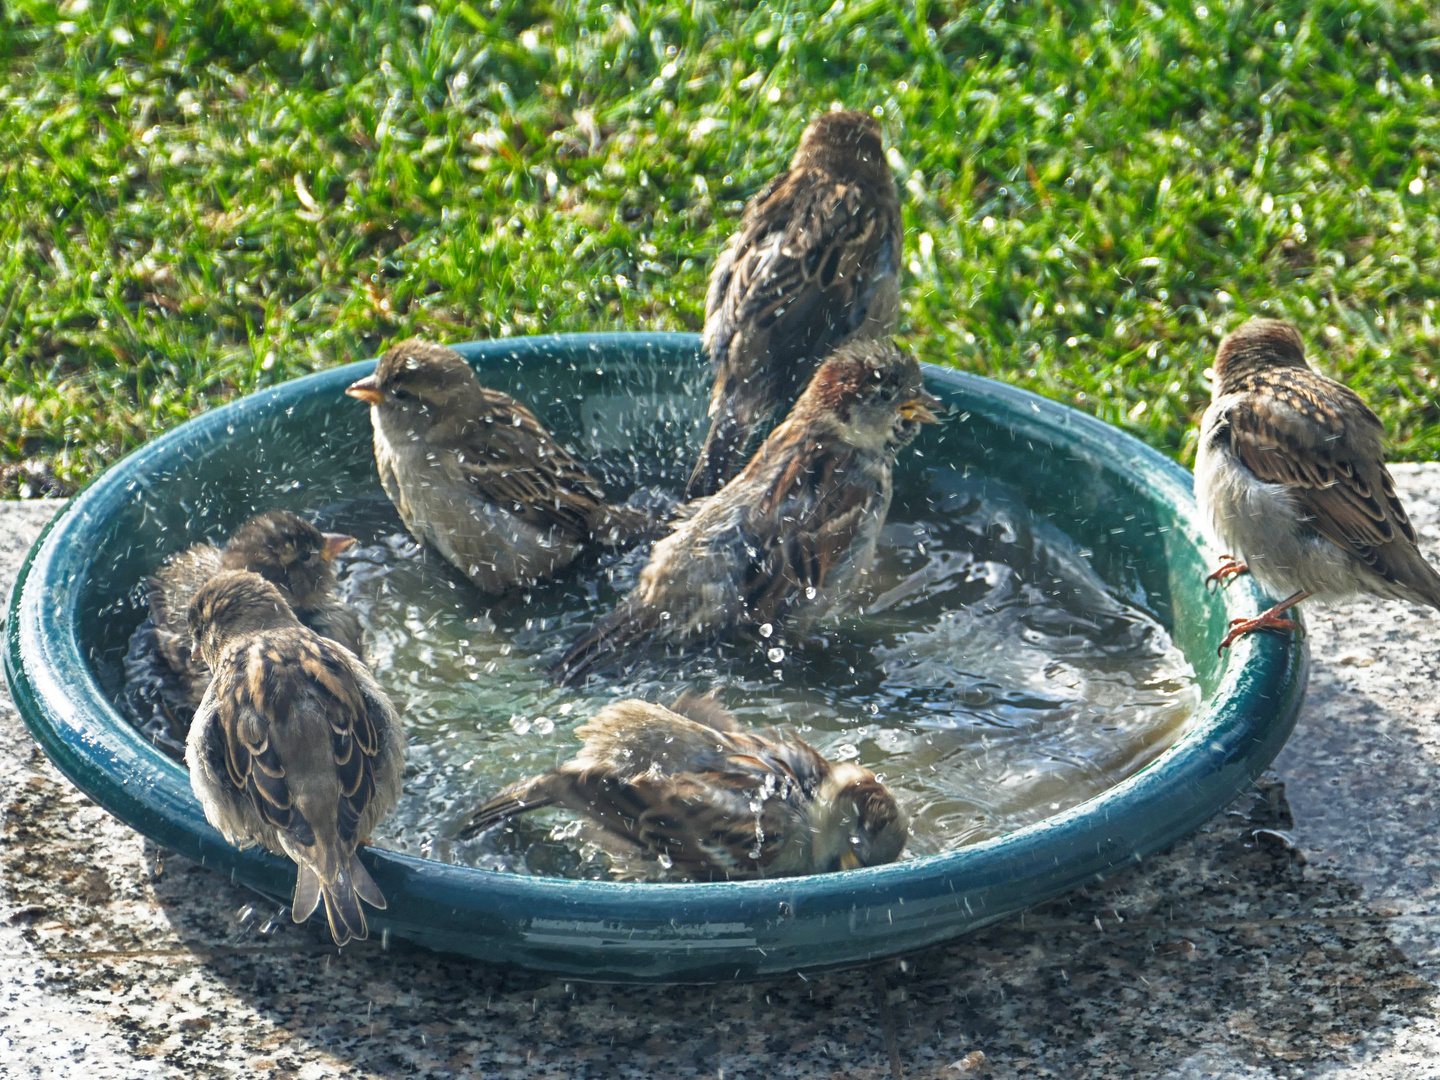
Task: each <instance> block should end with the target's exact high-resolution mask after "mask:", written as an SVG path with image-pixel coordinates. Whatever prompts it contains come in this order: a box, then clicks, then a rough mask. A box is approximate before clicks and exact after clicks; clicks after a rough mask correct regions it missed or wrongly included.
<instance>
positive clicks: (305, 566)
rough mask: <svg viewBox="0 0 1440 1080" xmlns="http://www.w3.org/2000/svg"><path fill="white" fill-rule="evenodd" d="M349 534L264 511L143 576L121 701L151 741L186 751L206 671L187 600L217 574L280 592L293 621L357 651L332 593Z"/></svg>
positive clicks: (344, 610) (354, 630)
mask: <svg viewBox="0 0 1440 1080" xmlns="http://www.w3.org/2000/svg"><path fill="white" fill-rule="evenodd" d="M354 543H355V538H354V537H353V536H345V535H343V534H341V533H326V532H321V531H320V530H319V529H317V528H316V527H315V526H314V525H312V524H310V522H308V521H306V520H305V519H304V518H302V517H299V516H298V515H296V514H292V513H290V512H289V511H288V510H267V511H266V512H265V513H263V514H258V515H256V516H255V517H253V518H251V519H250V520H249V521H247V522H245V524H243V525H241V526H240V527H239V528H238V529H236V530H235V532H234V533H233V534H231V537H230V540H229V541H228V542H227V543H226V544H225V546H224V547H223V548H217V547H214V546H213V545H211V544H195V545H193V546H191V547H189V548H186V549H185V550H184V551H181V552H178V553H177V554H175V555H172V556H170V558H168V559H166V560H165V562H164V563H163V564H161V566H160V569H159V570H157V571H156V572H155V574H154V576H153V577H151V578H149V579H148V582H147V584H148V593H147V596H148V600H149V605H150V617H149V618H148V619H146V620H145V621H144V622H142V623H141V624H140V626H139V628H138V629H137V630H136V631H135V634H134V636H133V637H131V639H130V647H129V650H128V652H127V654H126V656H125V699H126V703H127V705H128V706H129V707H130V709H131V711H132V712H133V713H134V715H135V717H136V718H137V719H138V720H139V722H140V728H141V730H142V731H144V732H145V733H146V734H147V735H148V736H149V737H150V738H151V741H152V742H154V743H156V744H157V745H159V746H160V747H161V748H162V749H164V750H166V751H167V752H168V753H170V754H172V756H180V755H182V754H184V752H185V733H186V731H188V730H189V727H190V718H191V716H193V715H194V713H195V706H197V705H199V704H200V698H201V697H202V696H204V693H205V687H206V686H208V685H209V683H210V668H209V665H207V664H206V663H205V661H204V659H203V658H202V657H201V656H200V655H199V654H198V653H197V652H196V651H195V650H194V649H193V647H192V645H193V641H192V639H191V637H190V626H189V623H188V621H187V618H188V613H189V609H190V602H191V601H192V600H193V599H194V598H195V594H196V593H197V592H199V591H200V589H201V587H202V586H204V585H205V583H206V582H208V581H209V580H210V579H211V578H212V577H214V576H215V575H216V574H218V573H220V572H221V571H224V570H250V571H253V572H254V573H257V574H259V575H260V576H261V577H263V578H265V580H267V581H269V582H270V583H271V584H273V585H274V586H275V587H276V588H277V589H279V590H280V595H281V596H282V597H283V598H284V600H285V602H286V603H287V604H288V605H289V606H290V608H291V610H293V611H294V612H295V613H296V615H297V616H298V617H299V619H300V621H301V622H302V623H304V624H305V625H306V626H308V627H310V628H311V629H312V630H314V631H315V632H316V633H318V634H320V635H322V636H323V637H328V638H333V639H334V640H336V641H338V642H340V644H342V645H344V646H345V647H346V648H347V649H349V650H350V651H351V652H353V653H356V654H357V655H358V654H360V653H361V649H362V639H363V634H362V630H361V626H360V618H359V616H357V615H356V614H355V612H354V611H352V610H351V609H350V608H348V607H346V606H345V604H343V603H341V602H340V600H339V599H337V598H336V596H335V584H336V583H335V568H334V565H333V563H334V559H335V556H337V555H339V554H340V553H341V552H343V551H345V550H346V549H347V548H349V547H350V546H351V545H352V544H354Z"/></svg>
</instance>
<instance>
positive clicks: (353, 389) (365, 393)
mask: <svg viewBox="0 0 1440 1080" xmlns="http://www.w3.org/2000/svg"><path fill="white" fill-rule="evenodd" d="M345 393H347V394H349V395H350V396H351V397H353V398H356V399H357V400H359V401H364V402H367V403H369V404H371V405H379V404H380V403H381V402H382V401H384V400H385V395H384V394H383V393H381V392H380V384H379V383H377V382H376V381H375V376H374V375H366V376H365V378H363V379H357V380H356V381H355V382H353V383H351V384H350V385H349V386H347V387H346V388H345Z"/></svg>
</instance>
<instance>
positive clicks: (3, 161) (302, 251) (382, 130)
mask: <svg viewBox="0 0 1440 1080" xmlns="http://www.w3.org/2000/svg"><path fill="white" fill-rule="evenodd" d="M1436 78H1440V15H1437V11H1436V9H1433V8H1431V6H1430V5H1429V4H1428V3H1424V2H1419V3H1363V2H1353V0H1352V2H1341V3H1326V2H1317V3H1311V4H1305V3H1298V2H1288V0H1287V2H1282V3H1274V4H1257V3H1250V2H1247V0H1234V2H1233V3H1224V2H1222V0H1203V2H1196V3H1193V4H1176V5H1172V6H1170V7H1168V8H1167V7H1164V6H1161V5H1158V4H1154V3H1140V4H1136V3H1129V2H1118V3H1085V2H1071V3H1064V2H1061V3H1027V4H1018V3H1002V2H1000V0H996V2H994V3H991V4H990V5H989V6H988V7H987V6H985V5H983V4H980V5H968V6H959V5H954V4H938V3H925V2H923V0H920V2H917V3H914V4H904V5H900V4H895V3H892V2H890V0H835V2H834V3H829V2H827V0H815V2H806V0H793V2H782V3H773V4H772V3H760V4H754V3H744V4H738V3H735V4H732V3H720V2H711V0H689V2H686V3H679V2H668V3H649V4H636V3H624V2H617V3H605V4H601V3H589V2H584V0H581V2H575V3H567V2H563V0H562V2H555V3H550V4H546V3H516V2H512V0H470V2H460V3H455V2H450V0H432V3H430V4H424V5H419V6H409V5H403V4H381V3H374V2H369V0H333V2H332V0H310V2H308V3H290V2H286V0H274V2H265V0H181V2H172V3H168V4H164V5H161V4H158V3H150V4H145V3H140V2H136V3H122V2H119V0H66V2H65V3H63V4H60V5H59V6H56V5H54V4H51V3H45V2H39V0H3V6H0V101H3V106H0V176H3V184H0V191H3V199H4V203H3V210H0V350H3V361H0V364H3V366H0V371H3V377H4V384H3V388H0V465H7V464H8V466H9V467H8V468H7V470H6V472H5V473H4V476H5V480H4V483H3V484H0V495H5V494H8V495H13V494H15V493H17V491H21V490H22V489H23V490H26V491H35V490H38V489H40V488H41V487H44V486H45V484H44V483H43V482H42V481H43V478H44V475H45V474H46V472H47V470H53V475H54V477H55V482H56V484H57V485H58V486H65V485H74V484H76V483H79V482H81V481H83V480H84V479H85V478H87V477H88V476H90V475H92V474H93V473H94V472H95V471H96V470H97V469H99V468H101V467H103V466H104V465H105V464H107V463H109V462H111V461H113V460H115V459H116V458H118V457H119V456H120V455H121V454H123V453H124V452H125V451H126V450H128V449H130V448H132V447H134V446H136V445H137V444H139V443H140V442H142V441H143V440H144V439H146V438H148V437H150V436H151V435H153V434H155V433H156V432H158V431H162V430H164V429H165V428H167V427H170V426H171V425H174V424H176V423H179V422H180V421H182V420H184V419H185V418H186V417H188V416H191V415H193V414H195V413H197V412H199V411H201V410H204V409H206V408H209V407H210V406H212V405H214V404H215V403H217V402H219V401H223V400H225V399H226V398H229V397H232V396H234V395H237V394H243V393H246V392H249V391H251V390H254V389H256V388H257V387H263V386H267V385H270V384H273V383H276V382H279V381H281V380H284V379H287V378H291V377H292V376H295V375H298V374H301V373H303V372H307V371H311V370H314V369H316V368H321V367H325V366H328V365H332V364H339V363H345V362H348V361H351V360H355V359H359V358H362V357H366V356H371V355H374V354H375V353H376V352H377V351H378V350H380V349H381V348H383V347H384V346H385V344H386V343H387V342H390V341H392V340H395V339H398V338H401V337H404V336H407V335H411V334H423V335H427V336H432V337H436V338H439V339H441V340H447V341H454V340H465V339H471V338H479V337H492V336H499V335H507V334H529V333H536V332H542V331H577V330H599V329H615V328H653V329H664V330H676V329H684V330H695V329H698V328H699V326H700V322H701V315H702V308H703V298H704V285H705V280H706V275H707V272H708V268H709V265H710V262H711V260H712V259H713V257H714V255H715V252H716V250H717V248H718V247H719V245H720V244H721V243H722V242H723V241H724V239H725V237H726V236H727V235H728V233H729V232H730V230H731V228H732V227H733V225H734V223H735V221H736V219H737V218H738V215H739V213H740V210H741V207H742V205H743V202H744V200H745V199H747V198H748V197H749V196H750V195H751V194H753V193H754V192H755V191H756V190H757V189H759V188H760V187H761V185H762V184H763V183H764V182H765V181H766V179H767V178H768V177H769V176H771V175H772V174H773V173H774V172H775V171H776V170H777V169H780V168H782V167H783V165H784V163H785V161H786V160H787V159H788V157H789V154H790V153H791V151H792V149H793V147H794V144H795V140H796V138H797V137H798V135H799V131H800V129H801V127H802V126H803V124H804V123H805V121H806V119H807V118H808V117H810V116H812V115H814V114H815V113H816V112H817V111H818V110H821V109H825V108H828V107H829V106H830V104H831V103H832V102H835V101H839V102H843V103H844V104H846V105H848V106H851V107H856V108H866V109H873V110H874V111H875V112H876V114H877V115H882V116H883V124H884V127H885V130H886V135H887V138H888V140H889V145H890V146H891V147H892V151H891V162H892V165H893V166H894V168H895V171H896V174H897V177H898V178H899V179H900V181H901V187H902V195H903V197H904V199H905V218H906V227H907V237H906V251H905V260H904V261H905V264H906V270H905V276H904V310H903V314H902V321H901V334H902V338H903V340H904V341H905V342H906V343H908V344H909V345H910V346H911V347H913V348H914V349H915V350H916V351H917V352H918V353H919V355H920V356H921V357H922V358H923V359H926V360H931V361H936V362H938V363H944V364H952V365H955V366H957V367H960V368H964V369H966V370H970V371H977V372H981V373H984V374H987V375H992V376H995V377H997V378H1001V379H1005V380H1007V381H1010V382H1014V383H1016V384H1019V385H1021V386H1025V387H1028V388H1030V389H1033V390H1036V391H1038V392H1040V393H1042V394H1045V395H1047V396H1049V397H1052V398H1056V399H1058V400H1062V401H1067V402H1071V403H1073V404H1075V405H1077V406H1079V407H1080V408H1082V409H1085V410H1088V411H1090V412H1092V413H1095V414H1096V415H1099V416H1101V417H1103V418H1104V419H1106V420H1109V421H1111V422H1113V423H1116V424H1119V425H1121V426H1122V427H1125V428H1126V429H1128V430H1130V431H1133V432H1134V433H1136V434H1137V435H1139V436H1141V437H1142V438H1144V439H1146V440H1148V441H1149V442H1150V443H1152V444H1153V445H1155V446H1157V447H1160V448H1161V449H1163V450H1165V451H1166V452H1168V453H1171V454H1174V455H1176V456H1177V457H1178V458H1179V459H1180V460H1182V461H1185V462H1187V463H1188V462H1189V461H1191V460H1192V459H1193V455H1194V442H1193V435H1191V434H1190V429H1191V426H1192V424H1193V423H1194V420H1195V418H1196V416H1197V414H1198V412H1199V410H1200V409H1202V408H1203V407H1204V404H1205V402H1206V401H1207V400H1208V398H1209V390H1208V385H1207V383H1206V381H1205V377H1204V374H1203V372H1204V370H1205V368H1206V367H1207V365H1208V360H1209V358H1210V356H1211V354H1212V352H1213V348H1214V345H1215V341H1216V339H1217V337H1218V336H1219V335H1220V334H1221V333H1223V332H1224V330H1225V329H1226V328H1227V327H1230V326H1233V325H1234V324H1235V323H1236V322H1237V321H1239V320H1241V319H1243V318H1245V317H1247V316H1249V315H1252V314H1268V315H1276V316H1283V317H1285V318H1289V319H1292V320H1294V321H1295V322H1296V323H1297V324H1298V325H1299V326H1300V328H1301V330H1302V332H1303V334H1304V336H1305V338H1306V340H1307V342H1308V343H1309V346H1310V349H1311V352H1312V355H1313V358H1314V360H1315V362H1316V363H1317V365H1318V366H1319V367H1320V368H1321V369H1322V370H1324V371H1326V372H1328V373H1331V374H1334V375H1337V376H1338V377H1340V378H1342V379H1344V380H1345V381H1346V382H1348V383H1349V384H1350V385H1351V386H1353V387H1355V388H1356V389H1357V390H1358V391H1359V392H1360V393H1361V394H1363V395H1364V396H1365V397H1366V398H1367V399H1368V400H1369V401H1370V402H1371V403H1372V404H1373V405H1374V406H1375V407H1376V408H1377V410H1378V411H1379V412H1380V414H1381V416H1382V417H1383V418H1384V420H1385V422H1386V424H1387V426H1388V427H1389V429H1390V432H1391V435H1392V439H1393V446H1394V454H1395V456H1396V457H1399V458H1411V459H1434V458H1436V457H1437V456H1440V401H1437V397H1440V389H1437V387H1440V344H1437V340H1440V339H1437V335H1440V331H1437V326H1436V323H1437V320H1440V313H1437V312H1436V311H1435V302H1436V299H1437V297H1440V225H1437V217H1436V213H1435V211H1436V209H1437V205H1440V88H1437V86H1436V85H1435V79H1436ZM20 462H25V463H28V464H27V465H26V466H25V467H24V468H15V467H14V466H15V463H20Z"/></svg>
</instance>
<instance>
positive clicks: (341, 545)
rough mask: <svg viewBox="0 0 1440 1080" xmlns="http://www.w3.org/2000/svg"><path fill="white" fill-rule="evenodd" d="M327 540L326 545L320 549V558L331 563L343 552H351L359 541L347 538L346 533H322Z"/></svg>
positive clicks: (350, 537) (351, 537)
mask: <svg viewBox="0 0 1440 1080" xmlns="http://www.w3.org/2000/svg"><path fill="white" fill-rule="evenodd" d="M320 535H321V536H323V537H324V538H325V543H324V545H323V546H322V547H321V548H320V558H322V559H324V560H325V561H326V562H329V561H330V560H332V559H333V558H335V556H336V555H339V554H340V553H341V552H342V551H349V550H350V549H351V548H352V547H354V546H355V545H356V544H357V543H358V542H359V541H357V540H356V539H355V537H353V536H346V535H345V534H344V533H321V534H320Z"/></svg>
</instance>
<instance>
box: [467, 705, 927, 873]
mask: <svg viewBox="0 0 1440 1080" xmlns="http://www.w3.org/2000/svg"><path fill="white" fill-rule="evenodd" d="M576 734H577V735H578V736H579V737H580V738H581V739H582V740H583V742H584V746H583V748H582V749H581V751H580V753H579V754H577V755H576V756H575V757H573V758H572V759H570V760H569V761H567V762H565V763H563V764H561V765H559V766H557V767H556V768H554V769H551V770H550V771H549V772H545V773H542V774H541V775H539V776H536V777H532V778H531V779H529V780H524V781H522V782H520V783H518V784H514V785H512V786H511V787H508V788H506V789H505V790H504V791H502V792H501V793H500V794H499V795H497V796H496V797H495V798H493V799H491V800H490V801H489V802H487V803H486V804H485V805H484V806H482V807H480V809H479V810H477V811H476V812H475V813H474V815H473V816H472V817H471V819H470V821H469V823H468V824H467V825H466V826H465V829H464V830H463V831H462V833H461V834H460V835H461V838H462V839H469V838H471V837H474V836H477V835H479V834H480V833H481V832H483V831H485V830H486V829H490V828H493V827H495V826H496V825H499V824H500V823H502V822H503V821H505V820H507V819H508V818H511V817H514V816H515V815H517V814H521V813H524V812H526V811H529V810H538V809H540V808H541V807H546V806H561V807H564V808H565V809H567V810H569V811H571V812H572V813H575V814H580V815H583V816H585V817H587V818H590V819H591V820H593V821H595V822H596V823H598V824H599V825H601V826H602V827H603V828H605V829H606V830H608V831H609V832H610V833H612V834H614V835H616V836H618V837H621V838H623V839H624V840H628V841H630V842H632V843H634V844H637V845H639V846H640V847H642V848H644V849H645V850H647V851H649V852H650V853H652V854H654V855H656V856H658V857H660V858H661V860H662V864H668V865H671V866H674V867H676V868H678V869H679V870H681V871H682V872H684V873H687V874H688V875H690V876H691V877H698V878H732V879H737V878H738V879H744V878H762V877H783V876H790V875H795V874H822V873H827V872H829V871H833V870H853V869H855V868H857V867H861V866H879V865H881V864H883V863H888V862H894V861H895V860H896V859H897V858H899V857H900V852H901V851H902V850H903V849H904V847H905V841H906V839H907V838H908V836H909V819H908V818H907V817H906V814H905V811H904V810H903V809H901V807H900V805H899V804H898V803H897V802H896V801H895V797H894V796H893V795H892V794H891V793H890V791H889V790H888V789H887V788H886V787H885V785H884V784H882V783H881V782H880V781H879V780H878V779H876V777H875V774H874V773H872V772H871V771H870V770H869V769H866V768H864V767H862V766H860V765H857V764H855V763H854V762H832V761H827V760H826V759H825V758H823V757H821V756H820V754H819V753H817V752H816V751H815V749H814V748H813V747H811V746H810V745H809V744H807V743H805V742H802V741H801V740H800V739H797V738H794V737H793V736H786V735H784V734H782V733H780V732H771V733H769V734H765V735H762V734H760V733H758V732H752V731H745V730H743V729H741V728H740V727H739V725H738V724H736V722H735V720H734V718H733V717H731V716H730V714H729V713H727V712H726V711H725V710H724V709H722V708H720V707H719V706H718V705H717V704H716V703H715V702H714V701H713V700H711V699H709V698H694V697H691V696H690V695H688V694H687V695H682V697H681V698H680V700H678V701H676V702H675V703H674V704H673V705H672V706H671V708H669V709H667V708H665V707H664V706H661V705H653V704H651V703H649V702H646V701H640V700H638V699H636V698H629V699H627V700H624V701H617V702H615V703H614V704H611V705H607V706H606V707H605V708H604V709H602V710H601V711H600V712H599V713H598V714H597V715H596V716H595V718H594V719H593V720H590V721H588V722H587V723H585V724H583V725H582V726H581V727H579V728H578V729H577V730H576Z"/></svg>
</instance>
